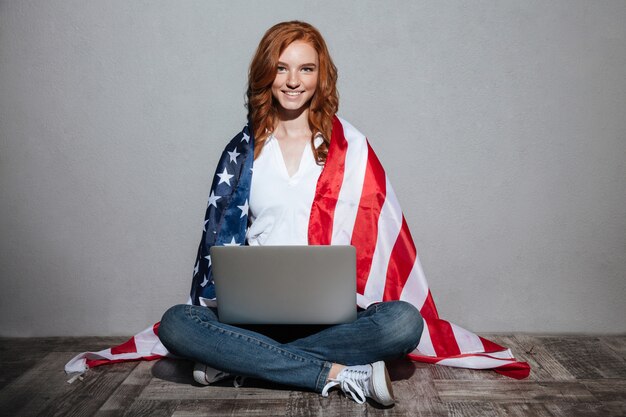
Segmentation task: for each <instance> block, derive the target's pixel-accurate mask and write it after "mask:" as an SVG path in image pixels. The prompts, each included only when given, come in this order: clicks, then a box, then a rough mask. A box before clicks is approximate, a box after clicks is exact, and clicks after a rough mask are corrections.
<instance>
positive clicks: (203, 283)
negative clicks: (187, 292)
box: [200, 275, 209, 287]
mask: <svg viewBox="0 0 626 417" xmlns="http://www.w3.org/2000/svg"><path fill="white" fill-rule="evenodd" d="M208 283H209V280H208V279H206V275H205V276H204V281H202V283H201V284H200V285H201V286H203V287H206V285H207V284H208Z"/></svg>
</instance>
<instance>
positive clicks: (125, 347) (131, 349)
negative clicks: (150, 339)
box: [111, 336, 137, 355]
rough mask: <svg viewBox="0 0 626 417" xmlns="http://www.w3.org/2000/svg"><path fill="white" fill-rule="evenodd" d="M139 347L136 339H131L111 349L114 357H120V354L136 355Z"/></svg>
mask: <svg viewBox="0 0 626 417" xmlns="http://www.w3.org/2000/svg"><path fill="white" fill-rule="evenodd" d="M136 352H137V346H136V345H135V337H134V336H133V337H131V338H130V339H128V340H127V341H125V342H124V343H122V344H121V345H118V346H114V347H112V348H111V354H112V355H119V354H120V353H136Z"/></svg>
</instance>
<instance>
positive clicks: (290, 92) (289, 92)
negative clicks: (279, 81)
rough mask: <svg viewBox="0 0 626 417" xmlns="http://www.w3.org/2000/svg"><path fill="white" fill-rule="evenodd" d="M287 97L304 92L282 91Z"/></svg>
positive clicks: (296, 95)
mask: <svg viewBox="0 0 626 417" xmlns="http://www.w3.org/2000/svg"><path fill="white" fill-rule="evenodd" d="M283 93H284V94H286V95H287V96H289V97H298V96H299V95H300V94H302V93H304V91H283Z"/></svg>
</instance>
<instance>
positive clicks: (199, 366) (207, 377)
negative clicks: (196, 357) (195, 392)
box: [193, 362, 230, 385]
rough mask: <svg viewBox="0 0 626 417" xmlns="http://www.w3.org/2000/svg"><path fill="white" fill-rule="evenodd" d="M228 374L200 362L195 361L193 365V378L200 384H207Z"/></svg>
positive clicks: (226, 376)
mask: <svg viewBox="0 0 626 417" xmlns="http://www.w3.org/2000/svg"><path fill="white" fill-rule="evenodd" d="M229 376H230V374H228V373H226V372H222V371H219V370H217V369H215V368H211V367H210V366H208V365H205V364H203V363H200V362H196V364H195V365H194V366H193V379H194V380H195V381H196V382H197V383H198V384H202V385H209V384H212V383H214V382H217V381H221V380H222V379H224V378H228V377H229Z"/></svg>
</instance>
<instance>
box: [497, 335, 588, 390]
mask: <svg viewBox="0 0 626 417" xmlns="http://www.w3.org/2000/svg"><path fill="white" fill-rule="evenodd" d="M513 340H515V341H516V342H517V347H518V348H517V349H516V351H515V352H514V355H515V357H516V358H517V359H518V360H521V361H524V362H528V364H529V365H530V369H531V371H530V376H529V377H528V379H529V380H531V381H572V380H575V379H576V377H575V376H574V375H572V373H571V372H570V371H568V370H567V368H566V367H565V366H563V364H561V362H559V361H558V360H557V359H556V358H555V357H554V355H553V352H552V351H550V350H549V349H547V348H546V346H545V345H544V338H541V337H536V336H531V335H525V334H516V335H514V336H510V337H506V338H504V340H503V342H504V343H507V342H508V341H511V342H512V341H513ZM498 343H499V342H498Z"/></svg>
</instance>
